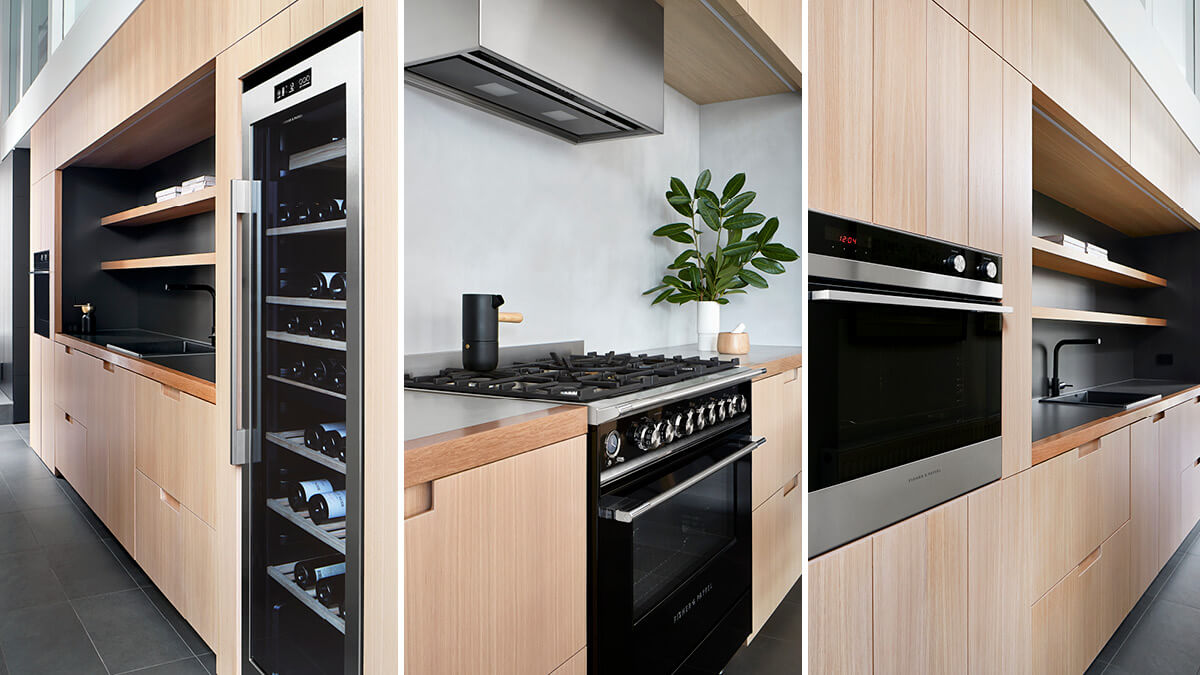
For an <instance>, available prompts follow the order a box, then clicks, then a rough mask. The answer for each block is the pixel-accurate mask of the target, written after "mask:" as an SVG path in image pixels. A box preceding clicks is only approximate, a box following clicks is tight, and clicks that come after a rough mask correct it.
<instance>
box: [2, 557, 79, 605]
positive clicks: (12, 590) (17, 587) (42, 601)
mask: <svg viewBox="0 0 1200 675" xmlns="http://www.w3.org/2000/svg"><path fill="white" fill-rule="evenodd" d="M66 599H67V596H66V594H65V593H63V589H62V586H60V585H59V583H58V579H57V578H55V576H54V572H52V571H51V570H50V562H49V561H48V560H47V559H46V554H45V553H44V552H42V551H40V550H34V551H24V552H22V553H10V554H8V555H5V556H0V612H8V611H12V610H15V609H24V608H26V607H33V606H35V605H49V604H52V603H58V602H63V601H65V600H66Z"/></svg>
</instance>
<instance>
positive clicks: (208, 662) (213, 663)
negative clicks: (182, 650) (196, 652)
mask: <svg viewBox="0 0 1200 675" xmlns="http://www.w3.org/2000/svg"><path fill="white" fill-rule="evenodd" d="M196 658H198V659H200V663H201V664H203V666H204V669H205V670H207V671H208V672H209V673H210V675H217V655H216V654H213V653H212V652H209V653H208V654H201V655H200V656H197V657H196Z"/></svg>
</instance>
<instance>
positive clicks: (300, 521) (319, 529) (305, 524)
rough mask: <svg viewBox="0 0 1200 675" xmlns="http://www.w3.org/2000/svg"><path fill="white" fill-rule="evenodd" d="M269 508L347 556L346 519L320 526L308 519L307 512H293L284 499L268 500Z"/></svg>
mask: <svg viewBox="0 0 1200 675" xmlns="http://www.w3.org/2000/svg"><path fill="white" fill-rule="evenodd" d="M267 507H268V508H270V509H271V510H272V511H274V512H275V513H278V514H279V515H281V516H283V517H284V518H286V519H288V520H290V521H291V522H292V523H293V524H294V525H296V526H297V527H299V528H300V529H302V530H304V531H305V532H307V533H309V534H311V535H312V536H313V537H316V538H317V539H320V540H321V541H322V542H324V543H325V544H327V545H328V546H329V547H330V548H332V549H333V550H335V551H337V552H338V553H341V554H342V555H345V554H346V521H345V520H344V519H343V520H335V521H332V522H328V523H325V524H323V525H318V524H316V523H314V522H313V521H312V518H309V517H308V511H307V510H306V511H293V510H292V507H291V506H289V505H288V500H287V499H285V498H283V497H280V498H279V499H268V500H267Z"/></svg>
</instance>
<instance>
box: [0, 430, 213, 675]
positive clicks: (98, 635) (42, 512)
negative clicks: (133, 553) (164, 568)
mask: <svg viewBox="0 0 1200 675" xmlns="http://www.w3.org/2000/svg"><path fill="white" fill-rule="evenodd" d="M28 433H29V432H28V425H0V675H60V674H62V673H72V674H78V675H90V674H92V673H95V674H96V675H117V674H118V673H134V672H136V673H138V674H139V675H209V674H211V673H215V672H216V659H215V657H214V656H213V654H212V650H211V649H209V648H208V645H206V644H205V643H204V641H203V640H202V639H200V636H199V635H197V634H196V632H195V631H194V630H192V629H191V627H190V626H188V624H187V622H186V621H184V620H183V617H181V616H180V615H179V613H178V612H177V611H175V609H174V608H173V607H172V606H171V604H170V603H169V602H167V600H166V598H164V597H163V595H162V593H160V592H159V590H158V589H157V588H155V587H154V585H153V584H152V583H151V582H150V579H149V578H147V577H146V575H145V573H143V572H142V570H141V569H139V568H138V566H137V564H136V563H134V561H133V559H132V558H130V557H129V554H128V553H126V551H125V550H124V549H123V548H122V547H121V545H120V544H119V543H117V541H116V540H115V539H113V537H112V534H111V533H110V532H109V531H108V530H107V529H106V528H105V527H104V525H103V524H102V523H101V522H100V520H99V519H98V518H96V515H95V514H94V513H92V511H91V510H90V509H89V508H88V507H87V505H85V504H84V503H83V500H82V499H80V498H79V495H78V494H76V493H75V491H74V490H73V489H71V486H70V485H68V484H67V482H66V481H64V480H62V479H59V478H55V477H54V476H53V475H52V474H51V473H50V472H49V471H47V470H46V467H45V465H43V464H42V462H41V460H40V459H38V457H37V455H35V454H34V453H33V451H32V450H30V449H29V446H28V445H26V440H27V439H28Z"/></svg>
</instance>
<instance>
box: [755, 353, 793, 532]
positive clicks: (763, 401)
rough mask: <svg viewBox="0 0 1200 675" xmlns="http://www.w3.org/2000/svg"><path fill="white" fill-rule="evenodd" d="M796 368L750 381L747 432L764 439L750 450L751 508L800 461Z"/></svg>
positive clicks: (783, 481) (790, 475) (773, 490)
mask: <svg viewBox="0 0 1200 675" xmlns="http://www.w3.org/2000/svg"><path fill="white" fill-rule="evenodd" d="M801 385H802V380H801V377H800V369H799V368H793V369H792V370H789V371H785V372H782V373H780V374H778V375H772V376H771V377H768V378H764V379H761V380H758V381H757V382H754V383H753V384H751V385H750V386H751V396H750V398H751V402H752V409H751V417H752V422H751V432H752V433H753V435H754V436H755V437H763V438H766V439H767V442H766V443H764V444H763V445H762V446H760V447H759V448H758V449H757V450H755V451H754V462H753V465H752V467H751V470H750V473H751V480H750V493H751V499H750V503H751V508H754V509H756V508H758V507H759V506H760V505H761V504H762V503H763V502H765V501H767V499H768V498H770V497H771V495H773V494H775V493H776V492H779V490H780V489H781V488H782V487H783V486H784V484H786V483H788V482H789V481H791V479H792V478H793V477H794V476H795V475H796V474H798V473H800V470H801V468H802V467H803V465H804V436H803V432H802V429H801V424H800V418H801V413H802V412H803V408H802V404H801V394H800V392H801Z"/></svg>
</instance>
